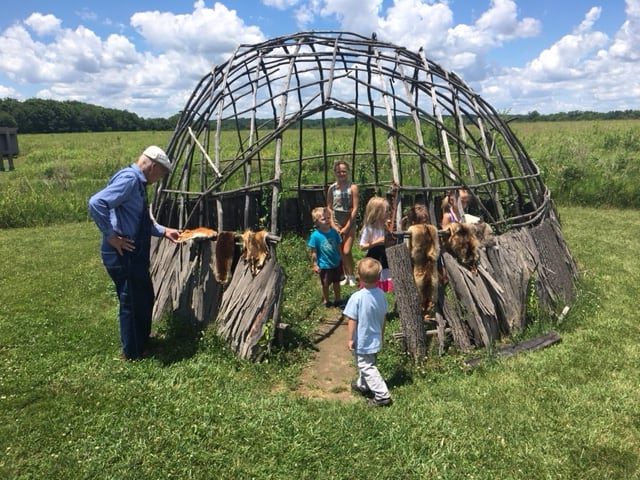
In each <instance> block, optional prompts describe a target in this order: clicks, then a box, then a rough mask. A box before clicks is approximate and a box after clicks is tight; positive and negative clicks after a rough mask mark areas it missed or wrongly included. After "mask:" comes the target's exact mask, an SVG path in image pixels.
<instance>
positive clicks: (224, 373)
mask: <svg viewBox="0 0 640 480" xmlns="http://www.w3.org/2000/svg"><path fill="white" fill-rule="evenodd" d="M560 213H561V215H562V218H563V222H564V232H565V235H566V236H567V239H568V241H569V245H570V247H571V249H572V251H573V253H574V255H575V256H576V258H577V260H578V262H579V264H580V267H581V271H582V272H583V273H584V276H585V279H584V283H583V286H582V288H581V290H580V293H579V298H578V301H577V303H576V304H575V305H574V306H573V308H572V310H571V311H570V312H569V314H568V316H567V317H566V319H565V320H564V322H563V323H561V324H555V325H549V327H553V328H556V329H557V330H558V331H559V332H560V333H561V335H562V338H563V341H562V343H560V344H558V345H556V346H553V347H550V348H549V349H546V350H543V351H540V352H536V353H531V354H525V355H522V356H519V357H516V358H512V359H509V360H502V361H495V362H490V363H487V364H485V365H484V366H483V367H481V368H480V369H479V370H475V371H473V372H466V371H465V370H464V369H463V368H462V356H460V355H458V354H456V353H455V352H450V354H449V355H447V356H445V357H442V358H438V357H432V358H430V359H429V361H428V362H427V364H426V366H425V367H424V369H423V370H420V371H418V370H412V369H410V368H409V367H408V366H406V365H403V363H402V358H400V357H399V356H397V354H396V352H397V351H398V347H397V345H395V344H394V342H393V341H392V339H391V338H390V337H387V340H386V343H385V351H384V354H383V356H382V361H381V365H382V369H383V373H384V375H385V376H386V377H387V378H389V379H390V380H389V383H390V385H391V386H392V394H393V396H394V399H395V403H394V405H393V406H392V407H390V408H388V409H370V408H367V407H366V406H365V405H364V404H363V403H361V402H359V401H357V400H356V401H354V402H352V403H347V404H343V403H338V402H331V401H319V400H309V399H305V398H300V397H298V396H297V394H296V384H297V376H298V373H299V372H300V370H301V368H302V366H303V365H304V361H303V360H304V358H306V357H307V356H308V355H309V354H310V353H311V352H312V349H311V348H310V347H309V346H308V332H310V331H311V330H312V322H314V321H317V320H314V319H317V316H316V315H317V311H316V310H314V308H312V307H311V306H309V305H310V304H309V302H315V301H317V298H319V291H318V285H317V280H315V281H314V280H313V279H311V280H309V279H310V278H311V277H312V276H311V274H310V273H309V269H308V267H307V264H306V252H305V251H304V247H303V246H301V243H302V242H303V241H302V240H301V239H294V238H287V239H285V241H284V242H283V243H282V244H281V245H280V246H279V249H278V254H279V260H280V261H281V263H282V264H283V266H284V268H285V270H286V271H287V274H288V277H289V281H288V285H289V286H288V288H287V290H286V292H285V295H286V297H285V303H286V304H288V305H293V306H292V307H290V309H289V310H288V313H287V315H288V316H289V317H288V321H290V322H295V323H296V325H297V324H302V323H303V322H307V324H306V325H301V326H299V327H296V329H295V332H296V338H295V340H297V343H296V344H295V347H294V348H292V349H291V350H281V351H278V352H275V353H274V354H273V355H271V356H270V357H269V358H268V362H265V363H261V364H257V365H256V364H250V363H246V362H242V361H239V360H237V359H236V358H234V356H233V355H232V354H231V353H230V352H229V351H228V350H227V348H226V347H225V346H224V345H222V344H220V342H218V341H217V340H216V338H215V336H214V335H212V334H210V333H209V332H205V334H204V335H201V336H196V335H193V334H192V332H189V331H188V329H184V328H183V327H181V326H180V324H175V323H174V322H173V321H172V319H167V320H166V322H163V323H162V324H160V325H157V326H156V328H158V329H159V330H160V331H161V332H164V333H165V334H166V339H165V340H164V341H163V342H162V343H161V346H163V347H164V349H165V351H164V353H162V354H160V355H159V356H157V357H155V358H153V359H148V360H144V361H140V362H133V363H123V362H121V361H120V360H119V359H118V355H119V346H118V327H117V320H116V316H117V302H116V300H115V298H114V296H113V293H112V285H111V283H110V281H109V279H108V277H107V275H106V273H105V272H104V270H103V268H102V267H101V265H100V260H99V255H98V252H97V249H98V242H99V238H98V236H99V235H98V232H97V230H96V229H95V227H94V226H93V225H91V224H89V223H77V224H66V225H59V226H52V227H46V228H27V229H9V230H7V229H4V230H0V271H1V272H2V275H1V276H0V478H11V479H27V478H51V479H56V478H60V479H67V478H87V479H89V478H91V479H93V478H114V479H115V478H117V479H134V478H135V479H156V478H180V479H210V478H223V479H224V478H229V479H244V478H274V479H279V478H287V479H288V478H296V479H297V478H309V479H315V478H336V479H342V478H344V479H346V478H380V479H387V478H388V479H398V478H443V479H467V478H475V479H487V480H488V479H491V480H493V479H497V478H499V479H549V478H555V479H578V478H579V479H627V478H629V479H633V478H640V447H639V445H640V416H639V415H638V396H637V389H638V385H639V384H640V369H638V364H639V362H640V346H639V343H638V338H639V336H638V334H639V327H638V325H639V324H640V318H639V315H638V308H637V299H638V297H639V293H640V292H639V291H638V285H639V284H640V260H638V257H637V256H636V255H634V254H633V252H635V251H637V250H638V249H639V248H640V240H639V238H640V235H638V233H639V232H638V228H637V225H640V212H638V211H630V210H626V211H621V210H596V209H591V208H581V207H564V208H561V212H560ZM597 225H602V226H603V228H601V229H599V228H594V226H597ZM604 232H607V233H604ZM625 252H627V253H625ZM303 262H304V265H303ZM308 296H311V297H312V298H311V299H307V297H308ZM298 305H299V306H300V310H301V315H305V316H306V319H302V318H301V317H298V316H296V314H295V308H296V307H295V306H298ZM395 322H397V320H393V321H392V322H391V323H392V324H391V325H390V327H393V326H394V324H395Z"/></svg>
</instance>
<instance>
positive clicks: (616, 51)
mask: <svg viewBox="0 0 640 480" xmlns="http://www.w3.org/2000/svg"><path fill="white" fill-rule="evenodd" d="M626 12H627V20H626V21H625V22H624V24H623V25H622V27H621V28H620V30H619V31H618V33H617V34H616V37H615V40H614V42H613V45H611V48H610V49H609V53H610V54H611V56H612V57H614V58H617V59H619V60H623V61H638V60H640V0H627V8H626Z"/></svg>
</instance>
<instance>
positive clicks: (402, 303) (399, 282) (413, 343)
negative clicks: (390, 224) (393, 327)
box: [387, 243, 427, 363]
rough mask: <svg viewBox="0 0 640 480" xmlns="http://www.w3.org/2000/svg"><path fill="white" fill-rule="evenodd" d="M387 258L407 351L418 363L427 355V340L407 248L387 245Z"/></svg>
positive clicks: (401, 245) (403, 245) (402, 245)
mask: <svg viewBox="0 0 640 480" xmlns="http://www.w3.org/2000/svg"><path fill="white" fill-rule="evenodd" d="M387 259H388V260H389V268H390V269H391V271H392V272H393V291H394V293H395V296H396V305H397V306H398V313H399V314H400V322H401V324H402V330H403V332H404V338H405V342H406V345H407V351H408V352H409V354H410V355H411V357H412V358H413V360H414V361H415V362H416V363H420V362H422V361H423V360H424V358H425V357H426V355H427V340H426V333H425V329H424V321H423V319H422V312H421V311H420V298H419V296H418V289H417V287H416V284H415V282H414V281H413V268H412V266H411V256H410V255H409V249H408V248H407V246H406V245H405V244H404V243H402V244H400V245H394V246H393V247H389V248H387Z"/></svg>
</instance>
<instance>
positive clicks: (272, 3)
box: [261, 0, 298, 10]
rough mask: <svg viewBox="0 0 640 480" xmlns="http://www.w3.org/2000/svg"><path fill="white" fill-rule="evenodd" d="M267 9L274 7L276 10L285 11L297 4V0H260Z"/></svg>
mask: <svg viewBox="0 0 640 480" xmlns="http://www.w3.org/2000/svg"><path fill="white" fill-rule="evenodd" d="M261 1H262V3H263V4H264V5H266V6H267V7H275V8H277V9H278V10H286V9H287V8H290V7H293V6H295V5H297V4H298V0H261Z"/></svg>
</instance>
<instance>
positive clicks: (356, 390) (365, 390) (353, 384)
mask: <svg viewBox="0 0 640 480" xmlns="http://www.w3.org/2000/svg"><path fill="white" fill-rule="evenodd" d="M351 391H352V392H353V393H357V394H358V395H362V396H363V397H367V398H370V399H372V398H373V392H372V391H371V390H369V389H368V388H362V387H359V386H358V382H357V381H355V380H354V381H353V382H351Z"/></svg>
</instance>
